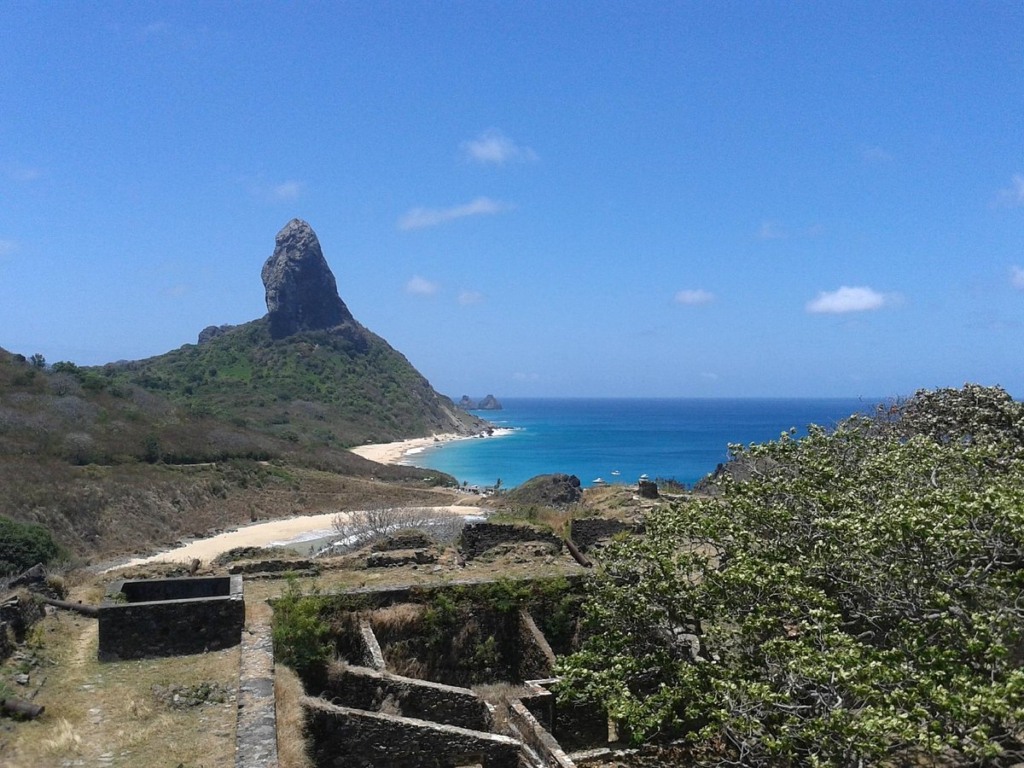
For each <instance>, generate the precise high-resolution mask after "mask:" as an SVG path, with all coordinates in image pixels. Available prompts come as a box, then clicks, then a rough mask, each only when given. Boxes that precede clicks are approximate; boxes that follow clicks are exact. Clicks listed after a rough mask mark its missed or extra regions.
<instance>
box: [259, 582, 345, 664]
mask: <svg viewBox="0 0 1024 768" xmlns="http://www.w3.org/2000/svg"><path fill="white" fill-rule="evenodd" d="M318 597H319V593H318V592H317V590H316V589H315V588H314V589H313V591H312V592H311V594H309V595H305V594H303V592H302V588H301V587H299V585H298V583H297V582H296V581H295V579H289V580H288V586H287V587H286V588H285V591H284V594H283V595H282V596H281V597H280V598H279V599H278V600H276V601H275V602H274V625H273V630H272V635H273V639H274V658H276V659H277V660H279V661H281V662H283V663H284V664H287V665H288V666H289V667H291V668H292V669H294V670H295V671H296V672H297V673H298V675H299V677H301V678H302V679H303V680H310V679H312V678H316V677H319V676H320V675H322V674H323V671H324V669H325V668H326V666H327V662H328V661H329V660H330V658H331V655H332V652H331V645H330V634H331V631H330V626H329V625H328V624H327V622H326V621H325V620H324V619H323V617H321V615H320V600H319V599H318Z"/></svg>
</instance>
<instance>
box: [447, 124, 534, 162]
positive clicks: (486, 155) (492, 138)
mask: <svg viewBox="0 0 1024 768" xmlns="http://www.w3.org/2000/svg"><path fill="white" fill-rule="evenodd" d="M462 151H463V153H464V154H465V156H466V159H468V160H472V161H473V162H475V163H480V164H481V165H504V164H505V163H510V162H520V163H527V162H533V161H535V160H536V159H537V153H536V152H534V151H533V150H532V149H530V148H529V147H521V146H519V145H518V144H516V143H515V142H514V141H512V139H510V138H509V137H508V136H506V135H505V134H503V133H502V132H501V131H499V130H498V129H497V128H491V129H489V130H486V131H484V132H483V133H481V134H480V135H479V136H477V137H476V138H475V139H473V140H472V141H464V142H463V143H462Z"/></svg>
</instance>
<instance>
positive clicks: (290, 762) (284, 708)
mask: <svg viewBox="0 0 1024 768" xmlns="http://www.w3.org/2000/svg"><path fill="white" fill-rule="evenodd" d="M303 695H304V693H303V690H302V682H301V681H300V680H299V678H298V676H297V675H296V674H295V672H293V671H292V670H291V669H290V668H288V667H286V666H284V665H283V664H279V665H277V667H276V668H275V670H274V696H275V699H276V704H277V759H278V761H279V763H280V768H313V762H312V760H311V759H310V757H309V754H308V753H307V751H306V735H305V727H306V723H305V715H304V711H303V709H302V705H301V703H300V702H301V701H302V697H303Z"/></svg>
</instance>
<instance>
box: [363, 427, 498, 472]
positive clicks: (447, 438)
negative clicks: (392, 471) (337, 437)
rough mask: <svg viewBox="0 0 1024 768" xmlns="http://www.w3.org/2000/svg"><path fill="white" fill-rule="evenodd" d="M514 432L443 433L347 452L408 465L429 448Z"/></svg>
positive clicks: (385, 461)
mask: <svg viewBox="0 0 1024 768" xmlns="http://www.w3.org/2000/svg"><path fill="white" fill-rule="evenodd" d="M513 432H515V430H514V429H510V428H508V427H499V428H496V429H494V430H493V431H492V432H491V433H490V434H487V433H480V434H476V435H460V434H457V433H455V432H445V433H442V434H438V435H431V436H430V437H413V438H410V439H408V440H395V441H394V442H391V443H367V444H366V445H357V446H356V447H354V448H349V451H351V452H352V453H354V454H356V455H357V456H362V457H363V458H364V459H369V460H370V461H375V462H377V463H378V464H409V463H411V457H412V456H415V455H416V454H418V453H422V452H423V451H425V450H427V449H429V448H435V447H439V446H441V445H444V444H445V443H452V442H455V441H457V440H490V439H491V438H492V437H505V436H507V435H511V434H512V433H513Z"/></svg>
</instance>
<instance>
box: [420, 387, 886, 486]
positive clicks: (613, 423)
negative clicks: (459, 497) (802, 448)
mask: <svg viewBox="0 0 1024 768" xmlns="http://www.w3.org/2000/svg"><path fill="white" fill-rule="evenodd" d="M881 400H882V398H879V399H877V400H872V399H853V398H827V399H807V398H800V399H796V398H794V399H753V398H751V399H694V398H688V399H546V398H545V399H540V398H530V399H525V398H524V399H518V398H517V399H508V400H504V399H503V400H502V401H501V402H502V405H503V406H504V407H503V409H502V410H500V411H479V412H477V415H479V416H481V417H483V418H485V419H487V420H488V421H490V422H491V423H492V424H494V425H495V426H496V427H504V428H509V429H512V430H513V432H512V433H511V434H509V435H506V436H502V437H493V438H483V439H470V440H458V441H455V442H451V443H443V444H440V445H438V446H437V447H431V448H428V449H425V450H423V451H422V452H420V453H417V454H415V455H413V456H410V457H409V462H408V463H411V464H415V465H416V466H420V467H428V468H431V469H437V470H441V471H442V472H447V473H448V474H451V475H454V476H455V477H456V478H457V479H458V480H459V482H460V483H462V482H465V483H467V484H469V485H478V486H492V485H494V484H495V483H496V482H497V481H498V480H500V481H501V486H502V487H503V488H510V487H513V486H516V485H519V484H520V483H522V482H524V481H525V480H528V479H530V478H531V477H535V476H536V475H541V474H547V473H551V472H565V473H567V474H571V475H576V476H577V477H579V479H580V481H581V482H582V484H583V485H584V486H587V487H589V486H592V485H594V483H595V481H597V480H603V481H604V482H609V483H617V482H622V483H635V482H636V480H637V479H638V478H639V477H640V476H641V475H644V474H646V475H647V476H649V477H650V478H651V479H656V478H663V479H673V480H676V481H678V482H681V483H685V484H687V485H689V484H692V483H695V482H696V481H698V480H699V479H700V478H702V477H704V476H705V475H707V474H708V473H709V472H713V471H714V470H715V467H716V466H717V465H718V464H719V463H721V462H723V461H725V460H726V459H727V458H728V445H729V444H730V443H743V444H748V443H751V442H764V441H766V440H775V439H777V438H778V437H779V435H780V434H781V433H782V432H784V431H788V430H789V429H790V427H795V428H796V429H797V432H798V434H805V433H806V428H807V426H808V425H809V424H819V425H821V426H825V427H832V426H834V425H835V424H836V422H838V421H840V420H842V419H844V418H846V417H847V416H850V415H851V414H854V413H872V412H873V411H874V408H875V406H876V405H877V404H878V403H879V402H881Z"/></svg>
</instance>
